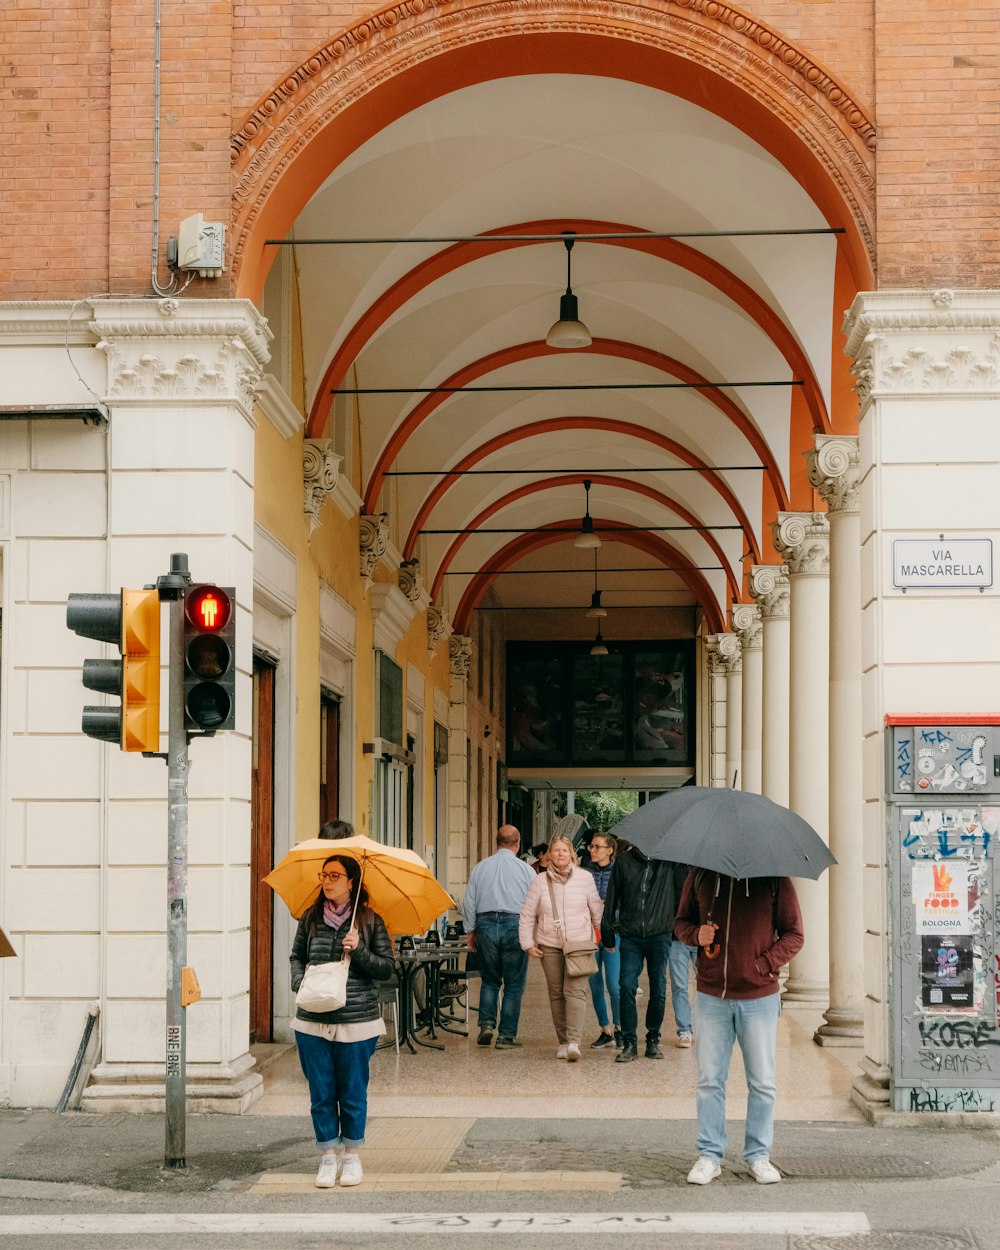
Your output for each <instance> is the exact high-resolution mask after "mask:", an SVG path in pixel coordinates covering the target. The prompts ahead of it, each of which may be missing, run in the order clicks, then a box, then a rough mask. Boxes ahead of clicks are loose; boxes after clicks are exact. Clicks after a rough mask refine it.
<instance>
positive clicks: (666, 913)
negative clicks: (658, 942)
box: [601, 846, 688, 950]
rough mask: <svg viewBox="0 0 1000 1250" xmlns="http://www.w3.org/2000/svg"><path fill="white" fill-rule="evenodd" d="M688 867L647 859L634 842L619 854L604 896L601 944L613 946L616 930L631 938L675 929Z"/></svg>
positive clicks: (649, 935) (663, 860)
mask: <svg viewBox="0 0 1000 1250" xmlns="http://www.w3.org/2000/svg"><path fill="white" fill-rule="evenodd" d="M687 871H688V870H687V864H674V863H672V862H671V861H669V860H665V859H647V858H646V856H645V855H643V853H642V852H641V851H637V850H636V848H635V847H634V846H633V847H631V848H630V849H629V850H627V851H626V852H625V853H624V854H623V855H619V856H618V858H617V859H616V860H615V862H614V867H613V868H612V870H611V880H610V881H609V882H608V893H607V897H606V898H605V900H604V919H603V920H602V922H601V943H602V945H603V946H605V947H607V948H608V949H609V950H610V949H611V948H612V947H613V946H614V940H615V933H616V932H617V933H619V934H621V936H622V937H628V938H647V937H655V936H656V935H657V934H660V933H673V929H674V913H675V912H676V910H677V904H678V902H679V900H680V896H681V889H682V887H683V885H684V878H685V877H686V876H687ZM615 918H617V924H615V923H614V920H615Z"/></svg>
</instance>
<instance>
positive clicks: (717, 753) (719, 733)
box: [705, 634, 727, 786]
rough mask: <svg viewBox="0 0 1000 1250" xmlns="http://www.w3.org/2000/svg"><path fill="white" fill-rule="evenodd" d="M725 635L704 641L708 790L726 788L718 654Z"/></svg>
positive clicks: (721, 675)
mask: <svg viewBox="0 0 1000 1250" xmlns="http://www.w3.org/2000/svg"><path fill="white" fill-rule="evenodd" d="M725 637H726V635H725V634H709V635H708V636H707V637H706V639H705V659H706V660H707V662H708V687H709V708H710V716H709V774H708V784H709V785H710V786H724V785H726V725H727V716H726V711H727V709H726V662H725V658H724V656H723V655H722V654H721V652H720V651H719V644H720V642H721V640H722V639H723V638H725Z"/></svg>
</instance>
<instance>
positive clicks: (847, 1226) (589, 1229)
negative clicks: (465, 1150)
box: [0, 1211, 871, 1238]
mask: <svg viewBox="0 0 1000 1250" xmlns="http://www.w3.org/2000/svg"><path fill="white" fill-rule="evenodd" d="M404 1231H405V1232H409V1233H414V1234H416V1233H431V1234H441V1233H467V1234H468V1233H475V1234H486V1233H512V1232H520V1233H569V1234H579V1233H597V1232H605V1233H609V1232H622V1233H628V1234H630V1235H637V1234H640V1233H655V1234H657V1235H659V1236H664V1235H669V1234H675V1233H686V1234H689V1235H693V1234H702V1235H713V1234H717V1235H720V1236H721V1235H723V1234H732V1233H742V1234H744V1235H747V1236H749V1235H752V1234H765V1235H766V1234H772V1235H775V1236H785V1237H793V1236H797V1237H808V1236H820V1235H821V1236H825V1237H850V1236H857V1235H859V1234H862V1235H864V1234H867V1233H869V1232H870V1231H871V1227H870V1225H869V1223H868V1219H867V1217H866V1216H865V1215H864V1214H863V1213H862V1212H857V1211H839V1212H838V1211H675V1212H656V1211H648V1212H646V1211H632V1212H624V1213H622V1214H619V1215H613V1214H609V1213H607V1212H599V1211H593V1212H565V1213H557V1212H551V1211H537V1212H524V1211H521V1212H512V1211H497V1212H488V1211H480V1212H465V1213H459V1212H448V1211H443V1212H400V1213H398V1214H387V1213H384V1212H383V1213H366V1212H359V1211H330V1212H288V1213H287V1214H265V1213H260V1214H253V1215H238V1214H230V1213H216V1214H212V1213H209V1214H192V1213H176V1214H166V1213H159V1214H136V1215H123V1214H120V1213H113V1214H106V1215H37V1214H36V1215H7V1216H0V1238H3V1237H15V1236H16V1237H24V1236H26V1235H30V1234H34V1235H35V1236H48V1237H52V1236H63V1237H66V1236H73V1235H77V1236H94V1235H103V1236H115V1235H124V1234H128V1235H131V1236H135V1235H136V1234H137V1233H142V1234H145V1235H147V1236H150V1235H153V1234H156V1233H170V1234H172V1235H173V1236H175V1237H177V1236H183V1235H184V1234H186V1233H189V1234H196V1233H215V1234H223V1235H230V1236H231V1235H235V1234H243V1235H248V1236H249V1235H253V1234H258V1235H266V1234H277V1235H281V1234H285V1235H287V1234H289V1233H337V1234H339V1235H343V1234H345V1233H368V1234H372V1233H386V1234H387V1233H392V1232H404Z"/></svg>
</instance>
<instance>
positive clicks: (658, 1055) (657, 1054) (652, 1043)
mask: <svg viewBox="0 0 1000 1250" xmlns="http://www.w3.org/2000/svg"><path fill="white" fill-rule="evenodd" d="M646 1058H647V1059H662V1058H663V1051H662V1050H660V1043H659V1042H658V1041H657V1040H656V1038H655V1037H651V1038H650V1039H649V1041H648V1042H647V1043H646Z"/></svg>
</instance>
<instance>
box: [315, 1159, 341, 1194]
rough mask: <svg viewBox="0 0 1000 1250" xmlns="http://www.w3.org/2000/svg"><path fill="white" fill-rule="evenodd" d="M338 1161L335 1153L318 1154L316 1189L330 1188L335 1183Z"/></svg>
mask: <svg viewBox="0 0 1000 1250" xmlns="http://www.w3.org/2000/svg"><path fill="white" fill-rule="evenodd" d="M339 1162H340V1160H339V1159H338V1158H337V1156H336V1155H320V1160H319V1171H318V1172H317V1173H316V1188H317V1189H332V1188H333V1187H334V1185H336V1183H337V1164H338V1163H339Z"/></svg>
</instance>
